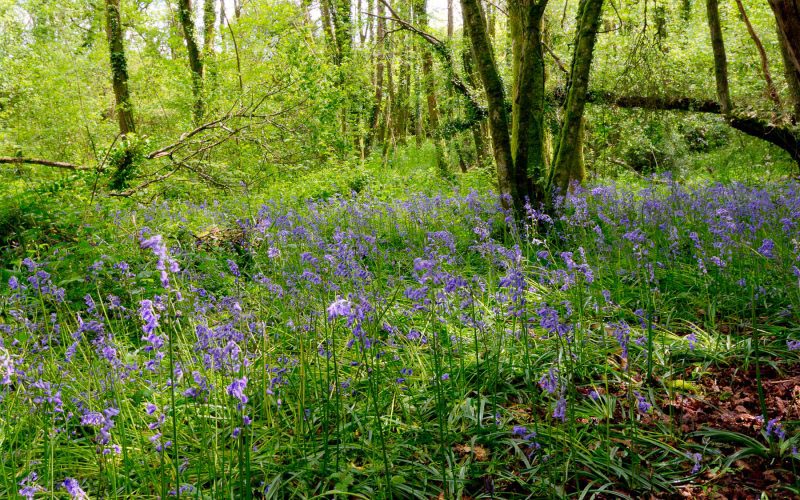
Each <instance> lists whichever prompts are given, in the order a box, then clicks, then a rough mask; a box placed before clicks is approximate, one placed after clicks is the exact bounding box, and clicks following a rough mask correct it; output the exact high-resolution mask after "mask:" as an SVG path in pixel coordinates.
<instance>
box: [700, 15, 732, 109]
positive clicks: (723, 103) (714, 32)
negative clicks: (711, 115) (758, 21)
mask: <svg viewBox="0 0 800 500" xmlns="http://www.w3.org/2000/svg"><path fill="white" fill-rule="evenodd" d="M706 15H707V16H708V29H709V31H711V51H712V53H713V54H714V81H715V82H716V85H717V99H719V105H720V108H721V110H722V114H723V115H727V114H728V113H730V111H731V108H732V105H731V94H730V87H729V85H728V58H727V56H726V54H725V42H724V40H723V38H722V25H721V24H720V21H719V2H718V0H706Z"/></svg>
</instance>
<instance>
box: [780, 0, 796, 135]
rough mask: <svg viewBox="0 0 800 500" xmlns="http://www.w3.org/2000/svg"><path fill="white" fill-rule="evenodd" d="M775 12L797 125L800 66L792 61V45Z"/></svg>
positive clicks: (784, 70) (785, 72)
mask: <svg viewBox="0 0 800 500" xmlns="http://www.w3.org/2000/svg"><path fill="white" fill-rule="evenodd" d="M774 12H775V17H776V31H777V32H778V44H779V45H780V48H781V57H782V59H783V72H784V75H786V83H787V84H788V86H789V96H790V98H791V104H792V121H793V122H795V123H797V122H798V121H800V65H798V64H795V61H794V60H793V59H792V50H791V47H790V45H791V44H790V43H789V41H788V40H787V39H786V36H785V35H784V33H783V30H782V29H781V26H780V24H779V22H778V20H777V16H778V11H774ZM795 43H800V42H795ZM797 51H798V52H800V48H798V49H797Z"/></svg>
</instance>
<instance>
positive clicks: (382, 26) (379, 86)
mask: <svg viewBox="0 0 800 500" xmlns="http://www.w3.org/2000/svg"><path fill="white" fill-rule="evenodd" d="M378 16H379V17H378V21H377V35H376V36H377V40H376V42H377V50H376V53H375V98H374V100H373V102H372V116H371V117H370V129H369V131H368V132H367V141H366V147H365V149H366V150H367V151H369V149H370V148H371V146H372V143H373V141H374V140H375V139H377V141H378V142H381V141H383V131H382V129H381V123H382V122H381V121H380V118H381V106H382V105H383V66H384V62H385V59H386V57H385V54H384V51H385V45H386V40H385V38H386V19H384V18H385V16H386V8H385V7H384V5H383V3H381V2H378Z"/></svg>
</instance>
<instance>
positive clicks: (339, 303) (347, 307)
mask: <svg viewBox="0 0 800 500" xmlns="http://www.w3.org/2000/svg"><path fill="white" fill-rule="evenodd" d="M352 314H353V307H352V304H351V303H350V301H349V300H346V299H339V300H335V301H333V303H331V305H329V306H328V319H329V320H333V319H336V318H339V317H350V316H351V315H352Z"/></svg>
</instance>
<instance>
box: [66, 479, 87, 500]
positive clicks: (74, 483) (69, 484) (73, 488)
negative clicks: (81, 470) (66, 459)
mask: <svg viewBox="0 0 800 500" xmlns="http://www.w3.org/2000/svg"><path fill="white" fill-rule="evenodd" d="M61 485H62V486H63V487H64V489H65V490H67V493H69V496H70V498H74V499H77V500H85V499H86V500H88V498H89V496H88V495H87V494H86V492H85V491H83V490H82V489H81V485H80V484H78V480H77V479H74V478H71V477H68V478H66V479H64V482H62V483H61Z"/></svg>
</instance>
